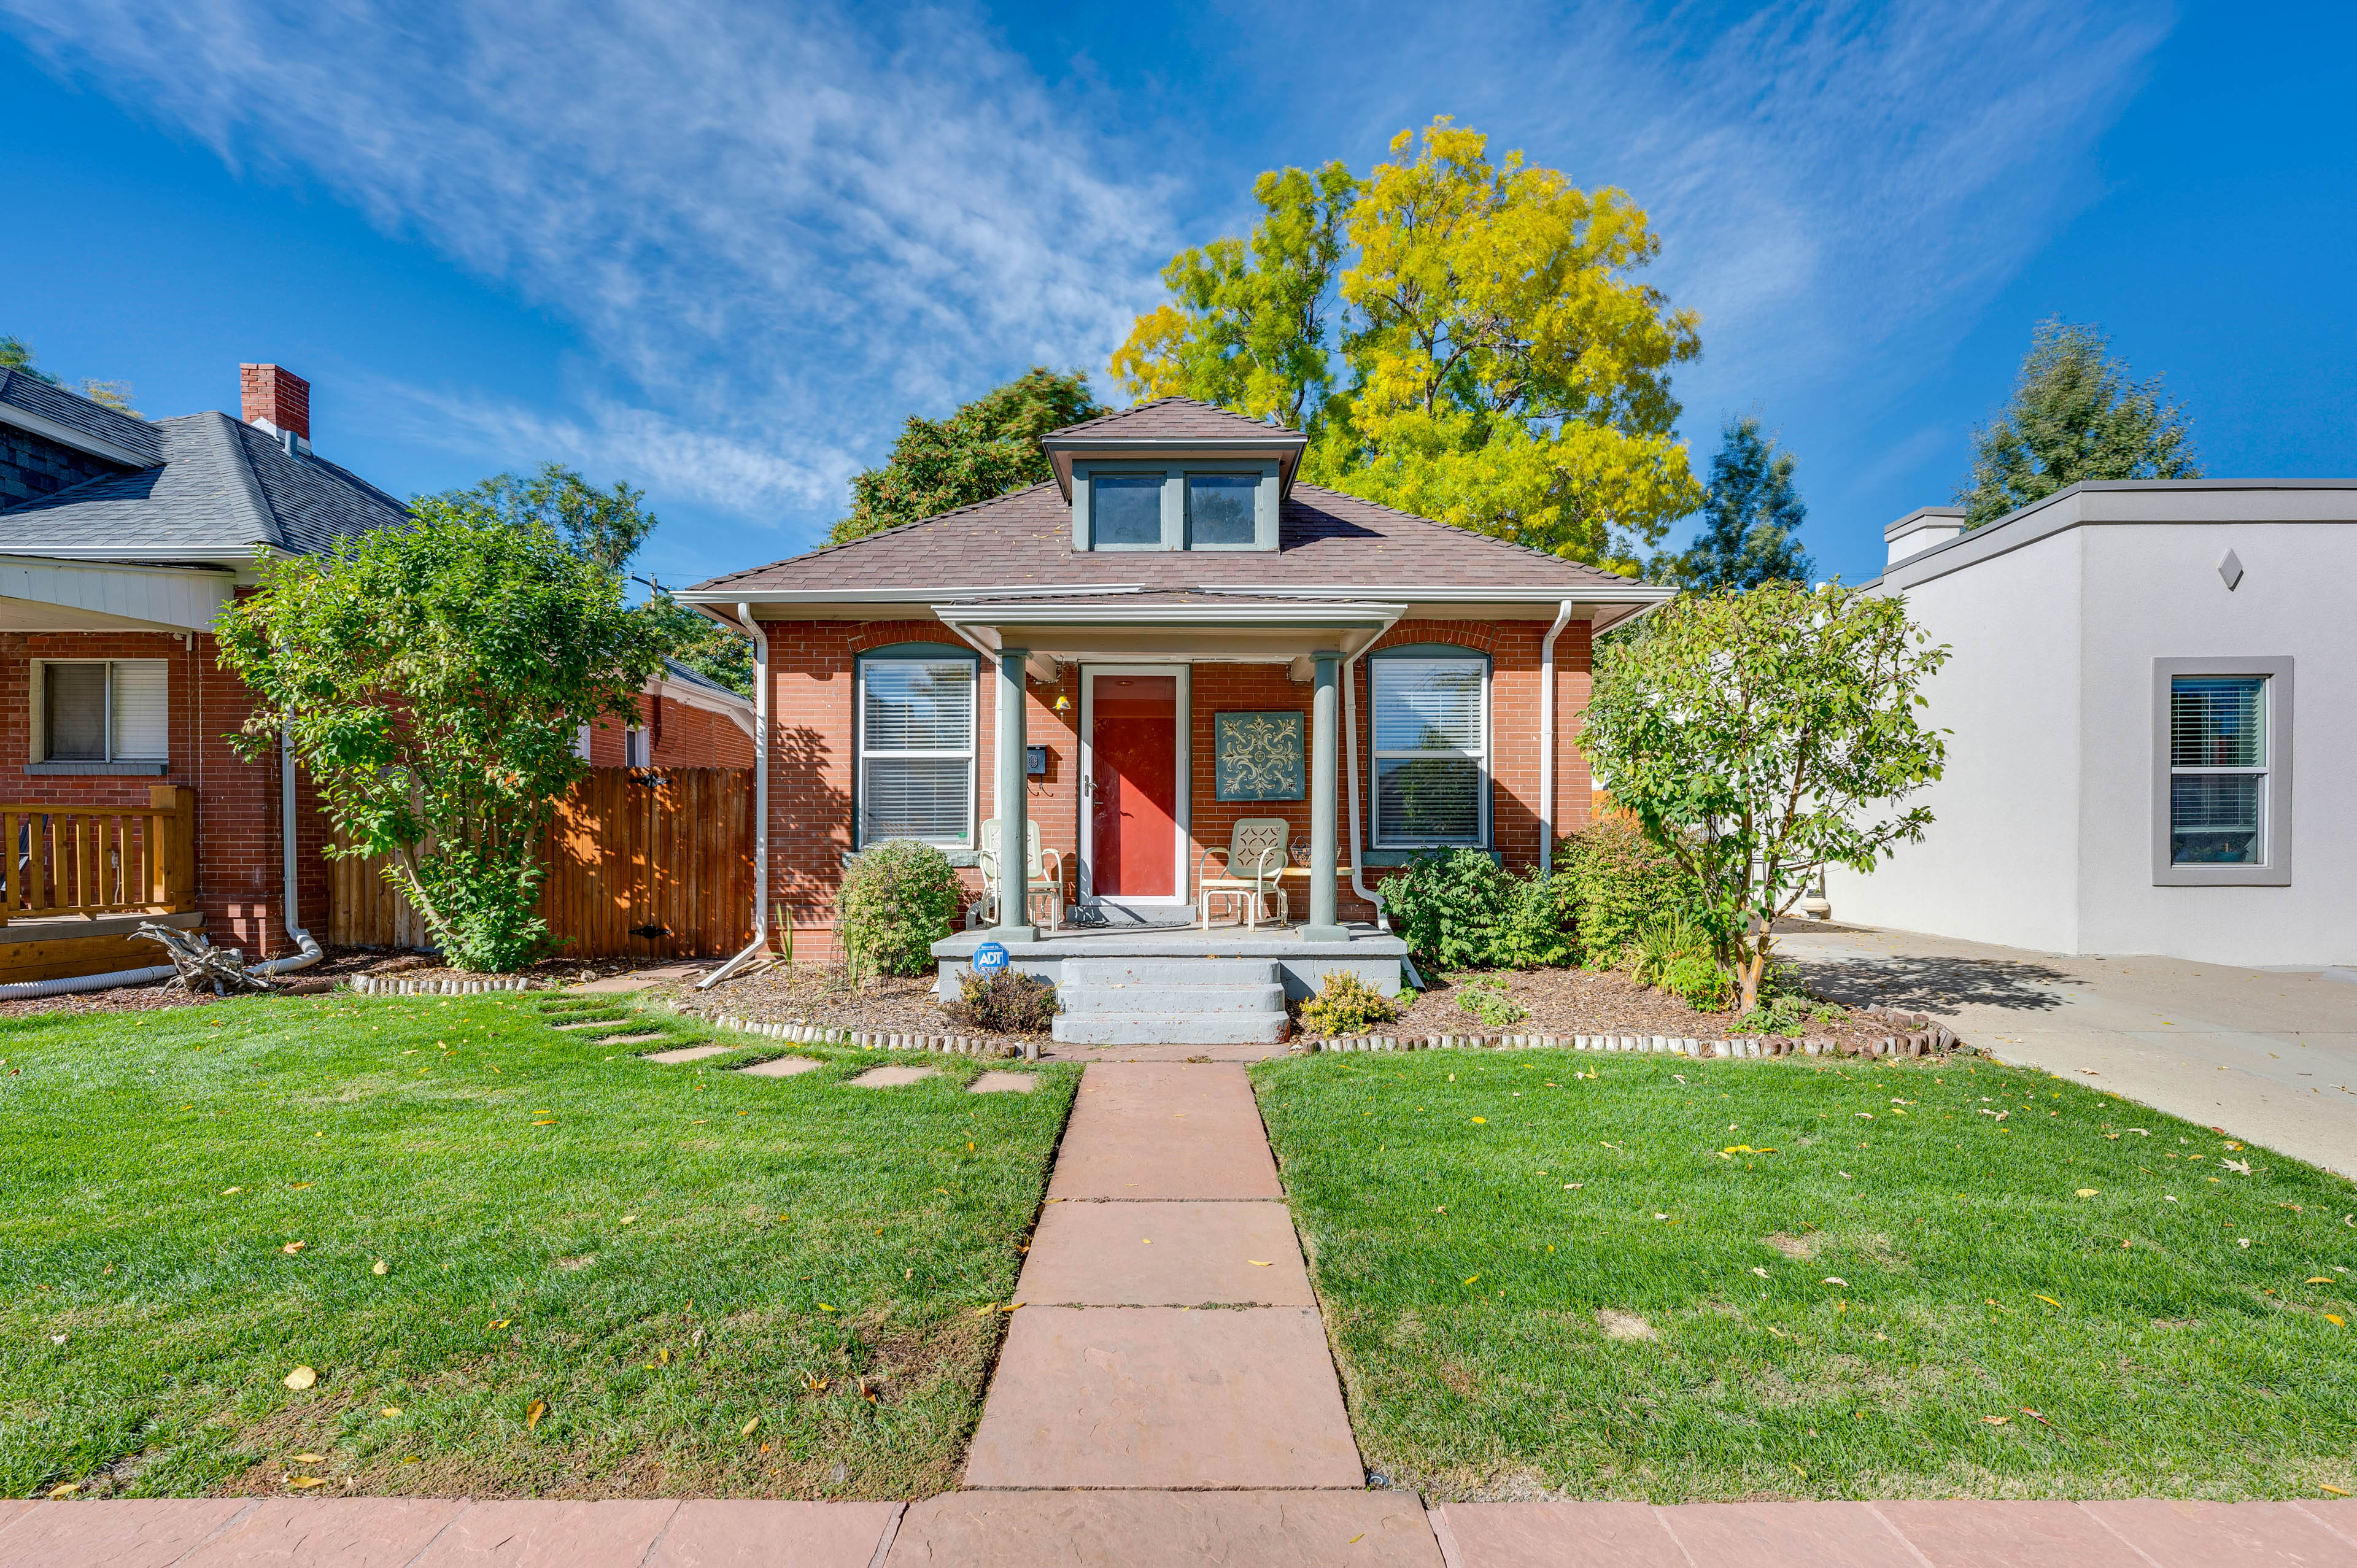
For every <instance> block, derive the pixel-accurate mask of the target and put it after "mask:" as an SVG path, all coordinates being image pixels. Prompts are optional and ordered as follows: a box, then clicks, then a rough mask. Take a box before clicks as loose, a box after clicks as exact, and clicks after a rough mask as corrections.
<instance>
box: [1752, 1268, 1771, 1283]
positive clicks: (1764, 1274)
mask: <svg viewBox="0 0 2357 1568" xmlns="http://www.w3.org/2000/svg"><path fill="white" fill-rule="evenodd" d="M1751 1272H1752V1273H1755V1274H1758V1275H1759V1276H1760V1278H1761V1279H1763V1280H1764V1279H1766V1278H1767V1277H1768V1271H1767V1270H1765V1269H1760V1268H1755V1269H1753V1270H1752V1271H1751Z"/></svg>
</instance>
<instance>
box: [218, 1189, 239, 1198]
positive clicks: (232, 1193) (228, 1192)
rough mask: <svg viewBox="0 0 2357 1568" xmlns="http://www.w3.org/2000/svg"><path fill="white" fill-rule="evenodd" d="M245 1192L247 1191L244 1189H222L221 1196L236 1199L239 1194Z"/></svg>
mask: <svg viewBox="0 0 2357 1568" xmlns="http://www.w3.org/2000/svg"><path fill="white" fill-rule="evenodd" d="M244 1190H245V1188H243V1187H223V1188H221V1196H222V1197H236V1196H237V1195H238V1194H239V1193H241V1192H243V1191H244Z"/></svg>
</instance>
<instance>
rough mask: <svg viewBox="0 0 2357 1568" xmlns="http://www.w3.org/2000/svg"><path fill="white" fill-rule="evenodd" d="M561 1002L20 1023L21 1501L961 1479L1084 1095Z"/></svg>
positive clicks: (14, 1219) (13, 1263)
mask: <svg viewBox="0 0 2357 1568" xmlns="http://www.w3.org/2000/svg"><path fill="white" fill-rule="evenodd" d="M559 1005H562V1004H559ZM541 1006H542V1003H541V1002H540V999H538V998H535V997H529V996H500V997H469V998H465V999H455V998H454V999H441V998H429V997H414V998H400V999H382V1000H377V999H368V1000H362V999H357V998H351V997H345V996H328V997H321V998H318V999H316V1000H300V1001H297V1000H285V999H279V1000H267V1001H252V1002H235V1003H223V1004H210V1005H206V1006H201V1007H187V1008H177V1009H171V1010H166V1011H159V1012H152V1013H141V1014H115V1015H96V1016H85V1017H55V1018H32V1019H21V1020H11V1021H7V1022H5V1023H0V1058H5V1065H0V1116H5V1128H6V1133H5V1137H6V1143H5V1154H0V1496H18V1497H21V1496H24V1495H27V1494H28V1493H32V1492H34V1491H36V1490H45V1489H47V1488H48V1487H53V1486H57V1485H59V1484H62V1483H66V1482H72V1481H85V1482H86V1483H89V1486H88V1489H90V1490H99V1489H103V1488H104V1487H110V1486H111V1487H113V1489H114V1490H115V1492H116V1493H117V1495H124V1494H130V1495H177V1496H186V1495H191V1494H197V1493H203V1492H208V1491H211V1492H246V1491H264V1490H280V1491H283V1490H285V1489H286V1488H287V1485H288V1483H287V1482H286V1481H285V1479H284V1478H285V1477H288V1476H290V1475H292V1476H295V1477H320V1478H321V1480H322V1482H323V1485H321V1487H319V1488H318V1489H319V1490H320V1491H322V1492H339V1491H343V1490H345V1489H348V1488H349V1489H352V1490H358V1491H363V1492H406V1493H425V1494H438V1495H445V1496H447V1495H454V1494H458V1493H472V1494H475V1495H479V1496H480V1495H495V1494H502V1493H504V1494H538V1495H544V1496H592V1495H594V1496H601V1497H616V1496H643V1495H651V1494H674V1493H696V1494H703V1495H720V1496H802V1497H906V1496H912V1495H921V1494H923V1493H925V1492H929V1491H932V1490H936V1489H939V1488H942V1487H949V1486H952V1485H954V1484H955V1481H956V1476H955V1472H954V1469H953V1466H954V1463H955V1461H956V1459H957V1456H958V1455H959V1454H960V1453H961V1451H962V1449H963V1443H964V1440H965V1438H966V1435H967V1434H968V1433H969V1432H970V1431H971V1429H972V1427H973V1424H974V1418H975V1415H976V1412H977V1411H978V1409H979V1405H980V1397H981V1391H982V1384H983V1379H984V1377H985V1372H986V1369H987V1367H988V1363H989V1358H990V1357H991V1355H992V1354H993V1352H994V1350H995V1348H996V1344H997V1341H998V1337H999V1334H1000V1332H1001V1327H1000V1325H1001V1322H1002V1319H1001V1316H1000V1314H999V1312H998V1311H997V1310H996V1307H995V1306H994V1305H993V1304H995V1303H1001V1302H1004V1301H1006V1299H1007V1298H1008V1296H1009V1295H1010V1294H1011V1293H1012V1290H1013V1287H1014V1283H1015V1276H1016V1272H1017V1264H1018V1262H1019V1261H1020V1260H1019V1257H1018V1255H1017V1251H1016V1247H1017V1244H1018V1243H1019V1242H1020V1241H1021V1240H1022V1239H1023V1238H1024V1236H1025V1235H1026V1234H1027V1233H1028V1230H1029V1229H1030V1226H1031V1223H1032V1219H1033V1217H1034V1215H1035V1214H1036V1212H1037V1209H1038V1206H1039V1201H1040V1197H1041V1193H1042V1189H1043V1187H1044V1185H1045V1179H1046V1169H1047V1163H1048V1159H1049V1154H1050V1152H1051V1151H1052V1149H1053V1147H1054V1145H1055V1141H1056V1138H1057V1135H1058V1133H1059V1131H1060V1128H1061V1126H1062V1124H1063V1120H1064V1116H1065V1113H1066V1112H1067V1111H1068V1109H1069V1108H1070V1105H1071V1094H1072V1090H1073V1086H1074V1084H1075V1083H1076V1082H1077V1078H1078V1075H1077V1073H1076V1072H1074V1071H1073V1070H1072V1069H1048V1070H1047V1071H1045V1072H1043V1073H1042V1075H1041V1082H1040V1085H1039V1089H1038V1090H1035V1091H1034V1092H1032V1093H1030V1094H1028V1095H1022V1094H990V1095H976V1094H968V1093H965V1092H963V1086H964V1085H965V1083H966V1082H967V1081H969V1080H970V1079H971V1078H972V1076H973V1074H974V1071H975V1070H976V1069H975V1067H974V1065H973V1064H971V1063H967V1062H964V1061H963V1060H960V1059H957V1058H926V1060H927V1061H928V1063H929V1064H930V1065H934V1066H938V1067H940V1068H941V1069H942V1076H941V1077H939V1078H936V1079H930V1080H927V1081H926V1082H923V1083H920V1084H918V1085H915V1086H912V1087H909V1088H903V1089H893V1090H866V1089H853V1088H850V1087H847V1086H846V1085H845V1082H844V1079H845V1078H847V1077H848V1076H850V1075H851V1074H852V1073H854V1072H856V1071H857V1070H859V1069H862V1068H864V1067H866V1066H870V1065H873V1064H874V1063H875V1062H876V1061H877V1056H875V1055H863V1054H862V1053H858V1052H850V1051H830V1050H826V1049H823V1048H819V1047H795V1050H796V1051H797V1052H798V1053H799V1054H803V1055H813V1056H819V1057H823V1058H827V1060H828V1061H829V1064H830V1065H829V1066H827V1067H825V1068H823V1069H820V1070H818V1071H815V1072H812V1073H807V1074H804V1075H802V1076H801V1077H798V1078H789V1079H748V1078H743V1077H739V1076H737V1075H736V1074H733V1073H730V1072H727V1071H725V1070H717V1069H725V1068H726V1067H728V1066H731V1065H742V1064H743V1063H744V1062H747V1061H751V1060H757V1059H759V1058H761V1057H764V1056H776V1055H779V1054H780V1047H777V1046H776V1045H775V1044H774V1043H770V1042H764V1047H765V1048H762V1049H748V1050H746V1051H744V1052H742V1053H739V1054H737V1055H735V1056H731V1057H721V1058H712V1059H711V1061H709V1062H705V1063H699V1064H697V1065H695V1066H683V1067H657V1066H653V1065H651V1064H648V1063H645V1062H641V1061H639V1060H637V1059H635V1058H633V1057H632V1056H630V1055H629V1054H627V1053H628V1052H629V1051H631V1050H644V1049H647V1048H649V1047H646V1046H643V1045H638V1046H630V1047H623V1046H599V1045H598V1044H597V1037H598V1036H600V1035H601V1034H603V1033H604V1032H605V1031H603V1030H592V1031H588V1032H587V1034H584V1035H569V1034H565V1033H560V1032H558V1031H556V1030H555V1029H554V1028H552V1027H551V1026H550V1023H549V1020H548V1018H547V1017H546V1016H544V1014H543V1013H542V1011H541V1010H540V1008H541ZM632 1016H635V1015H632ZM661 1023H662V1027H664V1028H666V1029H667V1030H669V1031H670V1033H671V1034H672V1035H673V1036H675V1038H674V1039H673V1040H672V1041H669V1042H663V1043H667V1044H675V1043H684V1042H688V1041H692V1040H694V1039H699V1038H703V1037H705V1036H706V1034H707V1033H708V1031H705V1030H703V1029H702V1028H701V1027H700V1026H696V1025H694V1024H691V1023H686V1022H683V1021H681V1020H678V1019H674V1018H671V1017H669V1015H661ZM727 1038H730V1039H741V1038H743V1036H729V1037H727ZM902 1059H906V1058H902ZM297 1242H299V1243H301V1245H300V1246H299V1247H296V1248H295V1250H293V1251H288V1250H287V1249H288V1248H290V1247H293V1246H294V1244H295V1243H297ZM59 1337H62V1340H61V1342H60V1339H59ZM297 1366H307V1367H310V1368H313V1369H316V1371H317V1384H316V1386H314V1387H312V1388H310V1389H308V1390H307V1391H292V1390H290V1389H289V1388H287V1387H286V1386H285V1378H286V1377H287V1375H288V1374H289V1372H290V1371H292V1370H293V1369H295V1368H296V1367H297ZM871 1395H872V1396H873V1397H872V1398H871V1397H869V1396H871ZM536 1411H537V1412H538V1414H537V1416H535V1412H536ZM755 1423H758V1424H755ZM296 1455H316V1456H317V1457H316V1458H306V1459H298V1458H296ZM110 1467H111V1470H110ZM101 1473H105V1476H106V1478H103V1479H102V1478H101Z"/></svg>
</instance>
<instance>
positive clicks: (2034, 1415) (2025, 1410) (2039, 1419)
mask: <svg viewBox="0 0 2357 1568" xmlns="http://www.w3.org/2000/svg"><path fill="white" fill-rule="evenodd" d="M2021 1413H2022V1414H2024V1415H2026V1416H2028V1417H2029V1419H2030V1420H2032V1421H2034V1422H2036V1423H2038V1424H2039V1425H2040V1426H2051V1425H2053V1424H2054V1423H2052V1422H2050V1421H2049V1420H2047V1419H2046V1418H2045V1417H2044V1416H2042V1415H2040V1414H2039V1413H2038V1412H2036V1411H2034V1410H2032V1409H2030V1408H2029V1406H2028V1405H2023V1406H2022V1407H2021Z"/></svg>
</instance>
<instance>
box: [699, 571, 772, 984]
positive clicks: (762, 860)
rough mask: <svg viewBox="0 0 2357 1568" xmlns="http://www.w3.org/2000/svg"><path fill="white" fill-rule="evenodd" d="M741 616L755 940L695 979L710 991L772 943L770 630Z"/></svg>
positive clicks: (745, 607) (744, 609) (745, 613)
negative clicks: (747, 675) (746, 644)
mask: <svg viewBox="0 0 2357 1568" xmlns="http://www.w3.org/2000/svg"><path fill="white" fill-rule="evenodd" d="M737 619H738V620H739V621H741V622H743V623H744V627H745V629H746V631H747V632H748V634H750V636H751V637H752V639H753V728H754V731H755V735H754V739H753V940H751V941H750V942H748V943H747V944H746V947H745V950H744V951H743V952H740V953H738V954H737V956H736V957H735V958H732V959H730V960H729V961H727V962H726V963H724V964H722V965H721V966H720V967H719V968H718V969H716V970H714V971H713V972H711V973H710V974H707V975H705V977H704V978H703V979H702V980H699V981H697V982H696V983H695V988H696V989H697V990H698V991H709V990H711V989H712V987H714V986H716V985H717V984H719V983H721V982H722V981H724V980H726V979H727V978H728V977H729V976H730V975H732V974H734V973H736V972H737V971H738V970H740V969H742V968H744V967H745V966H746V965H747V964H748V963H750V962H752V961H754V960H755V959H757V958H759V957H760V956H761V955H762V954H763V953H765V952H767V951H768V950H769V947H770V634H769V633H768V632H766V631H763V630H762V629H761V623H760V622H759V621H758V620H755V619H754V618H753V607H752V606H751V605H749V604H739V605H738V606H737Z"/></svg>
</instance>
